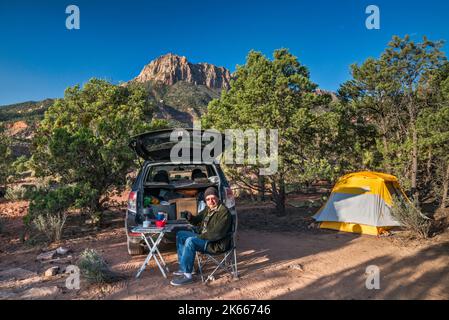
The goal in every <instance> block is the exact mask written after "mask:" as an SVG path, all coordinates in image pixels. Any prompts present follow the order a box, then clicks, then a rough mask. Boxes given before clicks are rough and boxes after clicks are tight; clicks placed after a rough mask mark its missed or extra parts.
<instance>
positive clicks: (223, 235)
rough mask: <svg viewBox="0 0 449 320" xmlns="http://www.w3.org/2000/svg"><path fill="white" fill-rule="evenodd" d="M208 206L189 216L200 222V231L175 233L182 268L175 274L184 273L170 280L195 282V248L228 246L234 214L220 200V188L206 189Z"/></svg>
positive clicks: (217, 249) (214, 249) (213, 250)
mask: <svg viewBox="0 0 449 320" xmlns="http://www.w3.org/2000/svg"><path fill="white" fill-rule="evenodd" d="M204 199H205V200H206V204H207V206H206V208H205V209H204V210H203V211H201V212H200V213H199V214H198V215H197V216H193V215H192V214H191V213H190V212H189V213H188V214H187V220H188V221H189V222H190V223H191V224H192V225H198V226H199V227H200V228H199V231H198V233H195V232H192V231H179V232H178V233H177V234H176V247H177V250H178V262H179V265H180V269H179V271H177V272H174V273H173V274H174V275H177V276H181V277H179V278H176V279H174V280H172V281H171V284H172V285H174V286H182V285H185V284H189V283H192V282H193V278H192V271H193V266H194V263H195V256H196V252H197V251H199V252H201V253H206V252H207V253H219V252H223V251H224V250H226V248H227V247H228V246H229V244H230V241H231V239H230V238H229V237H227V235H228V234H229V232H230V231H231V228H232V216H231V213H230V212H229V210H228V208H226V207H225V206H224V204H223V203H221V201H220V199H219V197H218V191H217V189H216V188H214V187H209V188H207V189H206V191H205V192H204Z"/></svg>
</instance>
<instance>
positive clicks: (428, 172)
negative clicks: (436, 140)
mask: <svg viewBox="0 0 449 320" xmlns="http://www.w3.org/2000/svg"><path fill="white" fill-rule="evenodd" d="M431 176H432V148H429V153H428V155H427V167H426V185H427V184H429V183H430V180H431Z"/></svg>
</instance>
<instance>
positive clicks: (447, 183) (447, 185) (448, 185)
mask: <svg viewBox="0 0 449 320" xmlns="http://www.w3.org/2000/svg"><path fill="white" fill-rule="evenodd" d="M448 191H449V163H448V164H447V168H446V175H445V176H444V179H443V194H442V195H441V206H440V209H445V208H446V202H447V193H448Z"/></svg>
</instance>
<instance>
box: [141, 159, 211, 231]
mask: <svg viewBox="0 0 449 320" xmlns="http://www.w3.org/2000/svg"><path fill="white" fill-rule="evenodd" d="M211 186H214V187H216V188H217V189H219V178H218V176H217V175H215V171H214V170H213V168H212V167H210V166H208V165H186V166H183V165H171V164H169V165H154V166H151V167H149V168H148V170H147V172H146V176H145V179H144V183H143V197H142V203H141V208H143V210H142V212H143V216H144V218H146V219H150V220H151V219H154V218H155V216H156V215H157V214H161V213H165V214H166V215H167V218H168V220H167V221H168V223H170V222H175V221H179V220H183V219H185V216H183V214H182V213H183V212H185V211H189V212H190V213H192V214H193V215H196V214H198V213H199V212H200V211H201V210H202V209H204V208H205V207H206V203H205V199H204V191H205V190H206V189H207V188H208V187H211Z"/></svg>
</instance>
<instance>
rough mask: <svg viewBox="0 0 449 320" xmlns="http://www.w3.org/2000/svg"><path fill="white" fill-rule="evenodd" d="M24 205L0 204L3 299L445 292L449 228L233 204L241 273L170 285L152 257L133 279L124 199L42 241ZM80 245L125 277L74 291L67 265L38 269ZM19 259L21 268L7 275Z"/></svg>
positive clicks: (427, 295)
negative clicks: (325, 224)
mask: <svg viewBox="0 0 449 320" xmlns="http://www.w3.org/2000/svg"><path fill="white" fill-rule="evenodd" d="M27 205H28V203H27V202H25V201H22V202H14V203H11V202H3V203H0V213H1V219H2V221H3V225H4V226H3V229H4V230H3V232H2V233H1V235H0V275H1V274H3V276H0V299H139V300H140V299H195V300H199V299H449V234H448V233H447V232H446V233H445V234H441V235H439V236H436V237H434V238H432V239H431V240H428V241H424V242H418V241H408V240H406V239H405V238H404V237H403V236H402V234H401V233H398V234H395V235H393V236H390V237H381V238H378V237H373V236H360V235H355V234H346V233H337V232H333V231H326V230H319V229H315V228H310V223H311V222H312V220H311V215H312V213H313V211H314V210H316V209H314V208H310V209H304V208H302V209H298V208H290V209H289V212H288V215H287V216H286V217H277V216H275V215H273V214H272V213H271V212H270V206H269V205H264V206H248V205H246V206H241V207H240V208H239V230H238V244H237V245H238V268H239V274H240V278H239V279H238V280H234V279H232V278H231V277H230V276H228V275H224V274H220V275H219V276H218V277H217V279H216V280H215V281H213V282H211V283H209V284H207V285H204V284H202V283H201V282H200V281H197V282H195V283H194V284H192V285H189V286H186V287H172V286H171V285H170V284H169V282H170V279H171V278H172V276H171V275H170V276H169V279H164V278H163V277H162V275H161V273H160V272H159V270H158V269H157V267H156V264H155V262H154V260H152V262H151V263H150V267H149V268H148V269H147V270H145V271H144V273H143V274H142V276H141V278H140V279H135V274H136V272H137V270H138V268H139V266H140V265H141V264H142V262H143V260H144V258H145V257H144V256H139V257H130V256H128V254H127V249H126V236H125V232H124V228H123V211H122V209H121V208H120V207H116V208H115V209H113V210H112V211H110V212H108V213H107V218H106V219H105V224H104V225H103V226H102V228H101V230H100V231H95V230H93V229H92V228H91V227H88V228H79V227H77V226H70V225H69V226H68V228H67V231H66V233H65V238H64V240H63V241H61V243H58V244H54V245H52V246H50V247H48V246H47V245H45V244H29V243H25V244H23V243H22V242H21V239H20V237H21V232H22V229H23V223H22V217H23V215H24V214H25V213H26V207H27ZM58 246H63V247H66V248H70V249H71V251H72V252H71V253H70V255H71V256H72V260H71V261H68V262H67V261H66V262H65V263H58V262H54V263H53V264H51V263H42V262H38V261H36V257H37V255H38V254H40V253H41V252H43V251H46V250H49V249H54V248H56V247H58ZM86 248H93V249H96V250H97V251H98V252H99V253H100V254H101V255H102V256H103V257H104V258H105V260H106V261H107V263H108V264H109V265H110V266H111V268H112V269H113V270H114V271H117V272H120V273H122V274H124V275H126V280H123V281H120V282H117V283H114V284H104V285H89V284H88V283H86V282H85V281H82V282H81V288H80V289H79V290H69V289H67V288H66V286H65V281H66V279H67V275H66V274H57V275H55V276H50V277H45V276H44V275H43V274H44V272H45V270H47V269H48V268H49V267H50V266H53V265H59V266H60V267H61V269H63V268H64V267H65V266H67V265H68V264H70V263H76V258H77V256H78V255H79V254H80V253H81V252H82V251H83V250H84V249H86ZM162 254H163V256H164V258H165V260H166V262H167V263H168V267H169V268H170V270H172V271H174V270H177V268H178V265H177V259H176V254H175V247H174V245H164V247H163V251H162ZM372 265H374V266H377V267H378V268H379V270H380V289H378V290H376V289H373V290H368V289H367V288H366V285H365V283H366V281H367V278H368V275H367V273H366V271H367V267H368V266H372ZM17 268H21V269H23V270H26V271H27V272H25V274H23V270H22V274H21V275H15V276H11V275H9V276H8V270H11V269H13V270H17Z"/></svg>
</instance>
